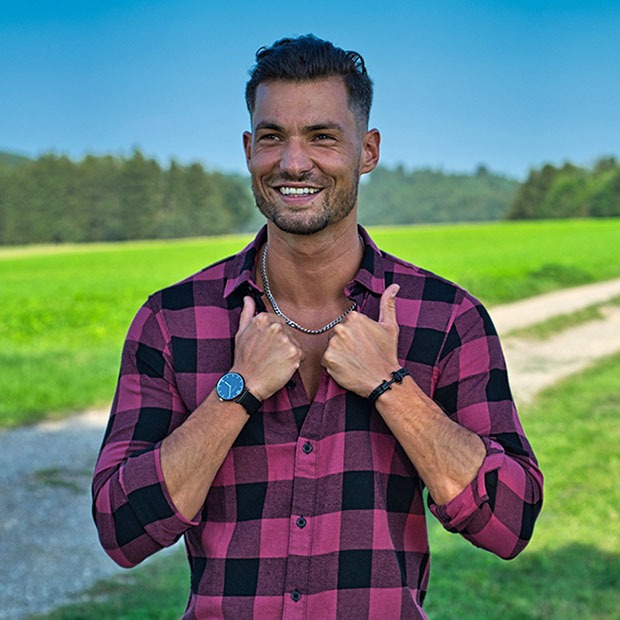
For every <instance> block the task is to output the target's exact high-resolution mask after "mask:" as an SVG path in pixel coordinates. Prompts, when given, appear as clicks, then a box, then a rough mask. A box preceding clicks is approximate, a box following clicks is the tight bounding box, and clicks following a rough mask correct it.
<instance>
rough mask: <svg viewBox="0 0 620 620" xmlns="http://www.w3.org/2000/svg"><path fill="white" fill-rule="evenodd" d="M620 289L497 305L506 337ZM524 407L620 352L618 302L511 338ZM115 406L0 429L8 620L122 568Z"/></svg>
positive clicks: (0, 546) (4, 615)
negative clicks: (105, 489)
mask: <svg viewBox="0 0 620 620" xmlns="http://www.w3.org/2000/svg"><path fill="white" fill-rule="evenodd" d="M617 295H620V280H615V281H613V282H606V283H602V284H598V285H590V286H588V287H579V288H578V289H571V290H569V291H562V292H559V293H552V294H550V295H545V296H542V297H538V298H534V299H531V300H526V301H522V302H518V303H516V304H510V305H507V306H501V307H496V308H492V309H491V314H492V316H493V319H494V321H495V324H496V325H497V328H498V331H499V332H500V334H507V333H508V332H509V331H510V330H512V329H515V328H517V327H523V326H526V325H531V324H534V323H537V322H540V321H542V320H545V319H547V318H549V317H551V316H555V315H557V314H562V313H565V312H572V311H574V310H576V309H578V308H580V307H585V306H588V305H591V304H593V303H599V302H604V301H605V300H607V299H610V298H612V297H615V296H617ZM503 343H504V348H505V351H506V356H507V359H508V365H509V368H510V373H511V384H512V387H513V391H514V393H515V398H516V400H517V402H518V403H521V404H523V403H525V402H527V401H529V400H530V399H531V398H532V397H533V396H534V395H535V394H536V392H538V391H539V390H540V389H542V388H544V387H547V386H548V385H551V384H552V383H554V382H556V381H557V380H559V379H561V378H563V377H566V376H568V375H570V374H572V373H574V372H577V371H579V370H581V369H582V368H584V367H586V366H587V365H589V364H591V363H592V362H593V361H595V360H596V359H597V358H600V357H602V356H605V355H609V354H611V353H614V352H616V351H620V307H617V306H610V307H609V308H608V309H606V311H605V318H604V319H603V320H598V321H592V322H590V323H586V324H584V325H580V326H578V327H576V328H573V329H570V330H567V331H565V332H563V333H562V334H559V335H557V336H554V337H553V338H551V339H549V340H547V341H542V342H540V341H534V340H525V339H523V338H514V337H506V338H503ZM106 419H107V411H93V412H89V413H86V414H82V415H79V416H75V417H72V418H69V419H66V420H63V421H60V422H48V423H44V424H40V425H38V426H36V427H30V428H20V429H16V430H12V431H4V432H2V431H0V497H1V498H2V500H1V501H2V511H1V512H0V566H2V571H1V576H0V620H21V619H23V618H25V617H26V616H27V615H28V614H30V613H34V612H43V611H47V610H49V609H51V608H53V607H54V606H56V605H58V604H60V603H62V602H67V601H71V600H76V599H77V598H79V596H80V592H82V591H83V590H84V589H85V588H87V587H88V586H89V585H91V584H92V583H93V582H94V581H96V580H97V579H101V578H104V577H109V576H111V575H113V574H115V573H117V572H119V570H120V569H119V568H118V567H116V565H115V564H113V562H112V561H111V560H109V559H108V558H107V556H106V555H105V554H104V553H103V551H101V549H100V547H99V544H98V542H97V537H96V533H95V528H94V526H93V524H92V521H91V519H90V492H89V485H90V475H91V472H92V468H93V465H94V459H95V456H96V454H97V451H98V448H99V444H100V442H101V438H102V433H103V428H104V425H105V423H106Z"/></svg>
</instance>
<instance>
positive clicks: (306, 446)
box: [301, 441, 314, 454]
mask: <svg viewBox="0 0 620 620" xmlns="http://www.w3.org/2000/svg"><path fill="white" fill-rule="evenodd" d="M301 449H302V450H303V451H304V453H305V454H310V452H312V450H313V449H314V448H313V447H312V444H311V443H310V442H309V441H306V443H305V444H304V445H303V446H302V447H301Z"/></svg>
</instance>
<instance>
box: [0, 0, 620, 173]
mask: <svg viewBox="0 0 620 620" xmlns="http://www.w3.org/2000/svg"><path fill="white" fill-rule="evenodd" d="M0 15H1V16H0V149H3V150H11V151H15V152H20V153H24V154H27V155H32V156H36V155H38V154H40V153H42V152H47V151H50V150H51V151H54V152H57V153H65V154H68V155H69V156H71V157H74V158H80V157H82V156H83V155H85V154H86V153H95V154H103V153H112V154H118V155H129V154H130V153H131V151H132V148H134V147H140V148H141V149H142V150H143V151H144V152H145V153H146V154H147V155H150V156H154V157H157V158H158V159H159V160H160V161H161V162H162V163H163V164H165V163H167V162H168V161H169V160H170V158H176V159H177V160H179V161H181V162H183V163H188V162H190V161H201V162H202V163H203V164H205V165H206V166H208V167H209V168H216V169H220V170H224V171H244V170H245V164H244V159H243V154H242V150H241V133H242V132H243V131H244V130H245V129H247V128H248V125H249V120H248V115H247V112H246V109H245V105H244V102H243V90H244V85H245V81H246V79H247V70H248V68H249V67H250V66H251V65H252V63H253V60H254V52H255V51H256V49H257V48H259V47H260V46H262V45H266V44H270V43H272V42H273V41H274V40H276V39H278V38H281V37H283V36H291V35H297V34H306V33H308V32H313V33H315V34H317V35H318V36H321V37H324V38H328V39H330V40H332V41H333V42H334V43H336V44H337V45H339V46H341V47H344V48H346V49H354V50H357V51H359V52H360V53H361V54H362V55H363V56H364V58H365V59H366V64H367V67H368V70H369V73H370V75H371V77H372V78H373V81H374V83H375V104H374V108H373V112H372V115H371V123H372V125H373V126H376V127H378V128H379V129H380V130H381V132H382V136H383V142H382V162H383V163H384V164H387V165H395V164H396V163H402V164H404V165H405V166H406V167H408V168H417V167H425V166H430V167H433V168H443V169H444V170H447V171H471V170H473V169H474V168H475V167H476V166H477V165H478V164H480V163H484V164H486V165H487V166H488V167H489V168H491V169H492V170H494V171H497V172H502V173H505V174H508V175H511V176H515V177H524V176H525V175H526V174H527V171H528V169H529V168H530V167H533V166H539V165H541V164H542V163H544V162H547V161H549V162H551V163H555V164H559V163H562V162H563V161H565V160H570V161H573V162H574V163H578V164H584V165H588V164H591V163H592V162H593V161H594V160H595V159H596V158H597V157H599V156H601V155H615V156H620V118H619V117H620V113H619V111H620V2H617V0H613V1H604V0H591V1H590V2H588V1H587V0H581V1H579V2H576V1H573V0H567V1H561V0H558V1H551V0H542V1H539V2H533V1H518V0H517V1H513V2H509V1H503V0H496V1H495V2H492V1H490V0H488V1H487V0H469V1H453V2H444V1H442V0H438V1H434V2H431V1H428V0H427V1H426V2H420V1H417V0H409V1H398V2H389V1H384V2H380V1H378V0H373V1H371V2H367V1H365V0H355V1H345V2H335V1H334V0H332V1H331V2H330V1H324V0H313V1H312V2H305V3H293V2H290V0H289V1H288V2H280V1H272V2H268V3H267V2H241V1H235V0H231V1H230V2H227V3H224V2H222V3H215V2H213V1H210V0H203V1H197V0H176V1H172V0H169V1H167V2H162V1H160V0H152V1H146V0H143V1H138V0H123V1H119V0H107V1H106V2H101V1H94V0H81V1H80V2H67V1H64V0H56V1H54V2H51V1H48V2H33V1H30V0H22V1H21V2H19V1H14V2H11V3H9V2H7V1H6V0H4V1H3V2H2V11H1V12H0Z"/></svg>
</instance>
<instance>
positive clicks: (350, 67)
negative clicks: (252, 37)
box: [245, 34, 372, 127]
mask: <svg viewBox="0 0 620 620" xmlns="http://www.w3.org/2000/svg"><path fill="white" fill-rule="evenodd" d="M329 77H342V79H343V80H344V84H345V88H346V89H347V96H348V100H349V108H350V109H351V111H352V112H353V113H354V114H355V115H356V117H357V119H358V123H359V124H360V125H362V126H364V127H368V117H369V115H370V106H371V104H372V80H371V79H370V77H369V76H368V73H367V72H366V65H365V64H364V59H363V58H362V57H361V56H360V54H358V53H357V52H353V51H346V50H343V49H341V48H339V47H336V46H335V45H334V44H333V43H330V42H329V41H324V40H323V39H319V38H318V37H315V36H314V35H313V34H307V35H303V36H300V37H297V38H294V39H292V38H287V39H280V40H279V41H276V42H275V43H274V44H273V45H272V46H271V47H261V48H260V49H259V50H258V51H257V52H256V64H255V65H254V66H253V67H252V68H251V69H250V79H249V81H248V83H247V84H246V87H245V101H246V104H247V106H248V110H249V112H250V115H252V114H253V113H254V104H255V101H256V89H257V88H258V85H259V84H260V83H261V82H268V81H271V80H284V81H291V82H306V81H311V80H319V79H322V78H329Z"/></svg>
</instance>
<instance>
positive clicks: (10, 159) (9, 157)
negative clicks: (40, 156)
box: [0, 151, 32, 170]
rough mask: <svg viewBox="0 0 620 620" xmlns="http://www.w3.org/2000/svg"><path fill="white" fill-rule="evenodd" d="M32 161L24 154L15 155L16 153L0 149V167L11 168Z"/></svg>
mask: <svg viewBox="0 0 620 620" xmlns="http://www.w3.org/2000/svg"><path fill="white" fill-rule="evenodd" d="M29 161H32V160H31V159H30V158H29V157H26V156H25V155H17V154H16V153H9V152H7V151H0V169H2V168H4V169H8V170H13V169H14V168H18V167H19V166H21V165H23V164H25V163H28V162H29Z"/></svg>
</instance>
